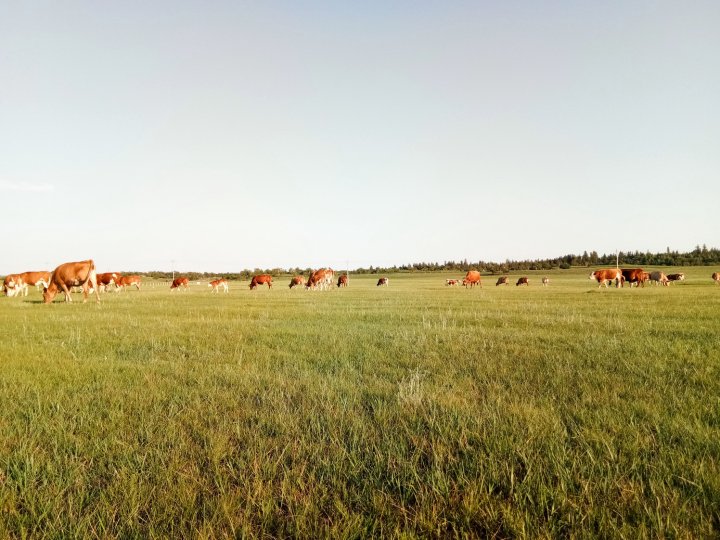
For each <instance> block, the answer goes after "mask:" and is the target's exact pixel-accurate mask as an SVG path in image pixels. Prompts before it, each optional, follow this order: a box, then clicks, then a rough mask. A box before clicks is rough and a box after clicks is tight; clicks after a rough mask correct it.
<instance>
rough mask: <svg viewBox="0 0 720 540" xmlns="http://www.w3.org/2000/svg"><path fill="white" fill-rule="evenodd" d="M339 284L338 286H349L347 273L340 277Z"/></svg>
mask: <svg viewBox="0 0 720 540" xmlns="http://www.w3.org/2000/svg"><path fill="white" fill-rule="evenodd" d="M337 286H338V287H347V286H348V277H347V274H343V275H341V276H340V277H339V278H338V282H337Z"/></svg>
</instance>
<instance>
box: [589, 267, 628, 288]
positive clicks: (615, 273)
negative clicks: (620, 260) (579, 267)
mask: <svg viewBox="0 0 720 540" xmlns="http://www.w3.org/2000/svg"><path fill="white" fill-rule="evenodd" d="M590 279H594V280H595V281H597V282H598V284H599V285H598V288H600V287H602V286H603V285H605V288H607V286H608V282H612V281H614V282H615V287H620V281H621V280H622V273H621V272H620V269H618V268H607V269H605V270H595V271H594V272H593V273H592V274H590Z"/></svg>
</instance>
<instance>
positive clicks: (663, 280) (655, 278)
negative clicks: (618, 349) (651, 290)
mask: <svg viewBox="0 0 720 540" xmlns="http://www.w3.org/2000/svg"><path fill="white" fill-rule="evenodd" d="M650 281H652V282H653V284H655V285H657V284H658V283H659V284H661V285H665V286H667V284H668V278H667V276H666V275H665V273H664V272H660V271H657V272H650Z"/></svg>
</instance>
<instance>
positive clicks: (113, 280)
mask: <svg viewBox="0 0 720 540" xmlns="http://www.w3.org/2000/svg"><path fill="white" fill-rule="evenodd" d="M120 277H121V274H119V273H117V272H105V273H103V274H98V275H97V285H98V287H99V289H100V292H105V290H106V289H107V288H108V287H109V286H110V285H113V284H115V287H116V288H115V290H116V291H117V290H118V289H117V280H118V278H120Z"/></svg>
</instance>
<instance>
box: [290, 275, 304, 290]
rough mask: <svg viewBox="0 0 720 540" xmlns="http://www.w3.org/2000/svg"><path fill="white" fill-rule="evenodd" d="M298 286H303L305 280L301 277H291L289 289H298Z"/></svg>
mask: <svg viewBox="0 0 720 540" xmlns="http://www.w3.org/2000/svg"><path fill="white" fill-rule="evenodd" d="M300 285H305V278H304V277H302V276H293V277H292V279H290V285H288V286H289V287H290V288H291V289H292V288H293V287H299V286H300Z"/></svg>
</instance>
